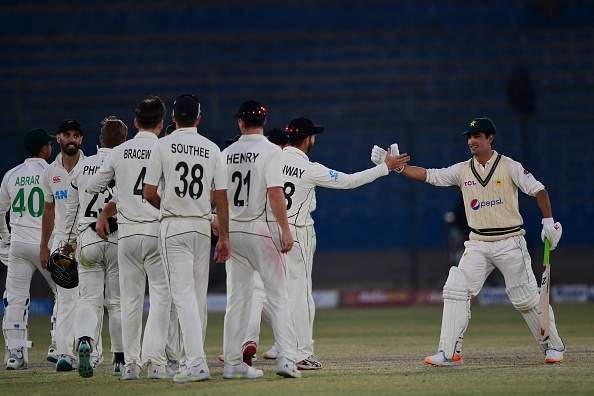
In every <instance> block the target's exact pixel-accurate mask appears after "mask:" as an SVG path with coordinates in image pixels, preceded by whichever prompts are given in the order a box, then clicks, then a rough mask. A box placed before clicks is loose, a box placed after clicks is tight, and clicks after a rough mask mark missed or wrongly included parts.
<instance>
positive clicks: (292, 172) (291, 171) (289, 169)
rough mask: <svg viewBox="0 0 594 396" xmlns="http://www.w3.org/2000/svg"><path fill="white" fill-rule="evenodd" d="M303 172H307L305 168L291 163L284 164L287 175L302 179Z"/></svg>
mask: <svg viewBox="0 0 594 396" xmlns="http://www.w3.org/2000/svg"><path fill="white" fill-rule="evenodd" d="M303 172H305V169H300V168H297V167H293V166H289V165H285V166H283V174H285V175H287V176H291V177H297V178H299V179H301V176H303Z"/></svg>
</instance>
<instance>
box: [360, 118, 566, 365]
mask: <svg viewBox="0 0 594 396" xmlns="http://www.w3.org/2000/svg"><path fill="white" fill-rule="evenodd" d="M495 133H496V129H495V124H493V122H492V121H491V120H490V119H489V118H486V117H480V118H475V119H473V120H472V121H471V122H470V123H469V125H468V128H467V130H466V131H464V132H463V133H462V134H463V135H465V136H466V137H467V139H468V148H469V149H470V152H471V154H472V158H471V159H470V160H466V161H463V162H459V163H457V164H454V165H452V166H450V167H448V168H442V169H425V168H421V167H418V166H408V165H407V166H405V167H404V168H403V169H401V170H400V172H401V173H402V175H404V176H406V177H407V178H409V179H412V180H418V181H423V182H426V183H429V184H432V185H434V186H440V187H447V186H458V187H459V188H460V190H461V191H462V198H463V199H464V206H465V209H466V219H467V221H468V226H469V227H470V228H471V230H472V231H471V232H470V235H469V240H468V241H466V242H465V243H464V246H465V248H466V249H465V250H464V253H463V254H462V257H461V259H460V262H459V263H458V266H457V267H451V268H450V272H449V275H448V278H447V280H446V282H445V285H444V287H443V300H444V305H443V317H442V322H441V335H440V337H439V345H438V349H437V353H436V354H435V355H432V356H427V357H426V358H425V362H426V363H427V364H431V365H434V366H461V365H463V364H464V361H463V359H462V342H463V340H464V332H465V331H466V328H467V327H468V323H469V320H470V299H471V297H474V296H476V295H477V294H478V293H479V292H480V290H481V288H482V287H483V284H484V283H485V280H486V279H487V277H488V276H489V275H490V274H491V272H492V271H493V270H494V269H495V268H497V269H498V270H500V271H501V273H502V274H503V277H504V279H505V285H506V288H505V292H506V293H507V295H508V297H509V299H510V301H511V303H512V305H513V306H514V307H515V308H516V309H517V310H518V311H519V312H520V313H521V314H522V317H523V318H524V320H525V321H526V323H527V324H528V327H529V328H530V330H531V331H532V335H533V337H534V338H535V339H536V341H537V342H538V343H539V345H540V347H541V349H542V351H543V353H544V355H545V363H558V362H560V361H562V360H563V359H564V357H563V356H564V354H565V345H564V343H563V341H562V340H561V337H559V333H558V332H557V326H556V324H555V315H554V314H553V309H552V308H551V307H550V306H549V315H550V316H549V323H550V328H549V330H550V337H549V339H548V340H547V341H544V342H543V341H541V340H540V325H539V321H538V312H537V308H538V302H539V294H538V288H537V285H538V283H537V281H536V278H535V276H534V272H533V271H532V260H531V259H530V255H529V254H528V249H527V248H526V241H525V239H524V234H525V233H526V231H524V230H523V229H522V227H521V226H522V222H523V220H522V216H521V215H520V212H519V204H518V189H520V190H521V191H522V192H524V193H525V194H527V195H529V196H533V197H536V202H537V204H538V206H539V208H540V210H541V212H542V216H543V220H542V225H543V229H542V232H541V238H542V240H543V242H544V239H545V237H546V238H547V239H548V240H549V241H550V243H551V250H553V249H555V247H556V246H557V243H558V242H559V239H560V238H561V233H562V228H561V224H560V223H558V222H557V223H555V221H554V220H553V214H552V209H551V202H550V200H549V193H548V192H547V190H545V188H544V186H543V185H542V183H540V182H539V181H538V180H536V179H535V178H534V177H533V176H532V174H531V173H530V172H528V171H527V170H526V169H524V167H523V166H522V165H521V164H520V163H519V162H517V161H514V160H512V159H511V158H509V157H506V156H504V155H501V154H499V153H497V151H495V150H493V141H494V139H495ZM392 146H394V145H392ZM385 155H386V153H385V150H383V149H382V148H381V147H378V146H375V147H374V148H373V149H372V152H371V160H372V161H373V162H374V163H378V161H382V160H383V156H385Z"/></svg>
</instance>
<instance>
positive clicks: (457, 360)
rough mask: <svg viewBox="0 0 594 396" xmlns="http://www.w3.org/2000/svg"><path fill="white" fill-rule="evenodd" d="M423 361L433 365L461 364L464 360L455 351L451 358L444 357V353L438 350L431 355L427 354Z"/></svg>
mask: <svg viewBox="0 0 594 396" xmlns="http://www.w3.org/2000/svg"><path fill="white" fill-rule="evenodd" d="M425 363H427V364H431V365H433V366H462V365H463V364H464V361H463V360H462V355H459V354H457V353H456V352H454V356H453V357H452V358H451V359H446V357H445V353H444V352H443V351H439V352H437V353H436V354H435V355H433V356H427V357H426V358H425Z"/></svg>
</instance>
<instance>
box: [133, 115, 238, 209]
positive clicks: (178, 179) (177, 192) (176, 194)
mask: <svg viewBox="0 0 594 396" xmlns="http://www.w3.org/2000/svg"><path fill="white" fill-rule="evenodd" d="M144 182H145V183H146V184H150V185H153V186H160V185H161V186H162V189H161V218H166V217H199V218H204V219H207V220H209V221H210V220H212V210H211V202H210V190H211V186H212V185H213V183H214V186H215V189H216V190H225V189H226V188H227V174H226V169H225V165H224V163H223V162H222V160H221V150H220V149H219V147H218V146H217V145H216V144H215V143H213V142H211V141H210V140H208V139H207V138H205V137H204V136H202V135H200V134H199V133H198V132H197V129H196V127H190V128H180V129H177V130H175V131H173V133H171V135H169V136H166V137H164V138H162V139H159V141H158V142H157V143H156V144H155V146H154V148H153V152H152V154H151V158H150V161H149V164H148V168H147V171H146V177H145V180H144Z"/></svg>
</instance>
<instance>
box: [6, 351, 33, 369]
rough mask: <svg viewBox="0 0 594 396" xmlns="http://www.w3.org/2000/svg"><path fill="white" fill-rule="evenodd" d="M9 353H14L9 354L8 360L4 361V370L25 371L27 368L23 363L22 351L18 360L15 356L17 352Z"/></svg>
mask: <svg viewBox="0 0 594 396" xmlns="http://www.w3.org/2000/svg"><path fill="white" fill-rule="evenodd" d="M10 352H14V353H11V354H10V356H8V360H7V361H6V370H26V369H28V368H29V367H28V366H27V363H25V359H24V358H23V355H22V351H20V352H21V353H20V355H21V357H20V358H19V357H18V356H17V355H18V353H17V351H13V350H11V351H10Z"/></svg>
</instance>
